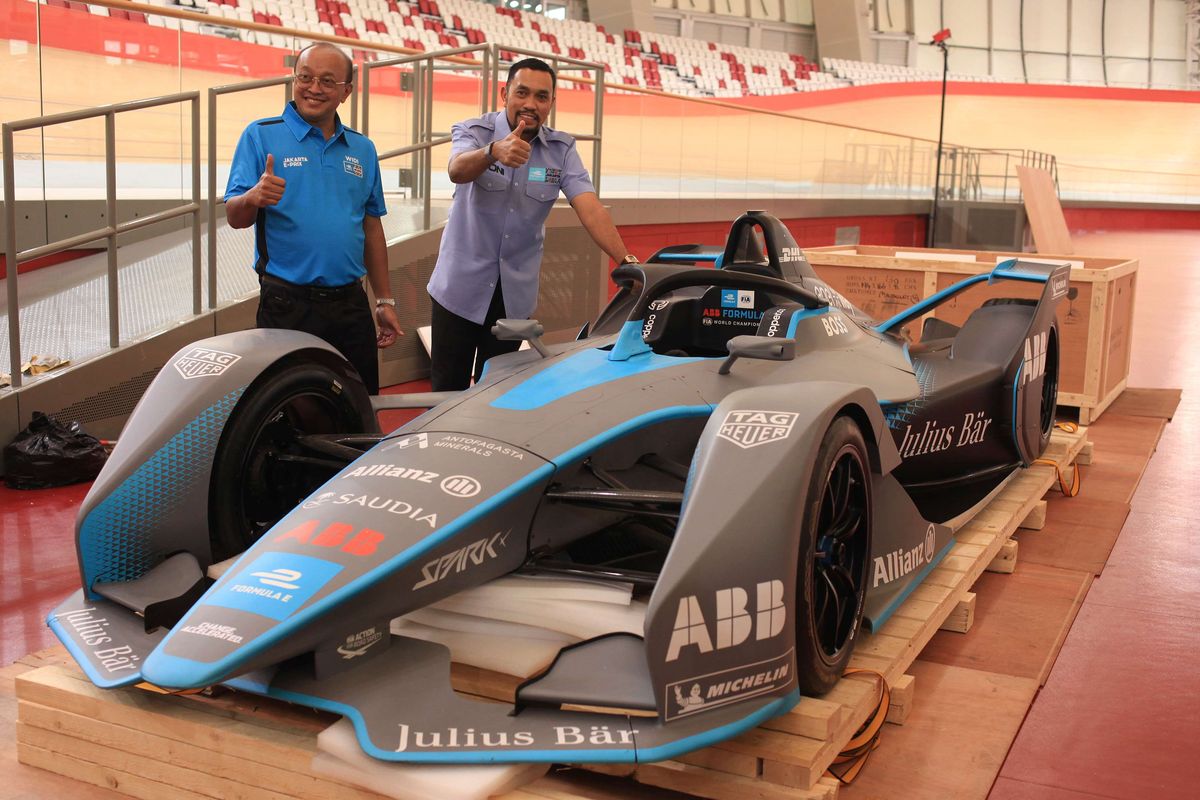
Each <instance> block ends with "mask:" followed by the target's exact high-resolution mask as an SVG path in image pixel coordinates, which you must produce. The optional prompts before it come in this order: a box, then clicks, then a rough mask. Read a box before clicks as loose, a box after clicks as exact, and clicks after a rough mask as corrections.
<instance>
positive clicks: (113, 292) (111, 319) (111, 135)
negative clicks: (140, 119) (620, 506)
mask: <svg viewBox="0 0 1200 800" xmlns="http://www.w3.org/2000/svg"><path fill="white" fill-rule="evenodd" d="M104 207H105V213H106V214H107V216H108V227H109V228H110V230H111V233H109V234H108V237H107V238H108V346H109V347H118V346H120V344H121V319H120V313H121V310H120V302H119V296H118V287H117V114H116V112H115V111H113V110H111V109H110V110H109V111H108V112H107V113H105V115H104ZM18 366H19V365H18Z"/></svg>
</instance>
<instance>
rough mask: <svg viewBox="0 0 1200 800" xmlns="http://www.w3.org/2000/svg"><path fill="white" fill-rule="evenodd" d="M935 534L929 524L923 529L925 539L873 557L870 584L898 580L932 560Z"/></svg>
mask: <svg viewBox="0 0 1200 800" xmlns="http://www.w3.org/2000/svg"><path fill="white" fill-rule="evenodd" d="M936 545H937V534H936V531H935V529H934V527H933V525H930V526H929V527H927V528H926V529H925V541H924V542H922V543H921V544H919V545H917V546H916V547H913V548H911V549H909V550H905V549H904V548H903V547H901V548H899V549H897V550H893V551H892V552H890V553H884V554H883V555H882V556H876V557H875V571H874V577H873V578H872V582H871V586H873V587H874V586H878V585H879V584H881V583H891V582H892V581H898V580H900V579H901V578H903V577H904V576H905V575H908V574H909V573H911V572H912V571H914V570H916V569H919V568H920V567H921V566H922V565H924V564H928V563H930V562H931V561H933V551H934V547H935V546H936Z"/></svg>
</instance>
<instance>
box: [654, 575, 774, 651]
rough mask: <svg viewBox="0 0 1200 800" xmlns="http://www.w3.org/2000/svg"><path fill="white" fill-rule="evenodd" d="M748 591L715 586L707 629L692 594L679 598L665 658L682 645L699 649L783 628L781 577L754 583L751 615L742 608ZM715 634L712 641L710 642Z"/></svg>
mask: <svg viewBox="0 0 1200 800" xmlns="http://www.w3.org/2000/svg"><path fill="white" fill-rule="evenodd" d="M749 599H750V598H749V595H748V593H747V592H746V590H745V589H743V588H742V587H740V586H735V587H733V588H732V589H718V590H717V591H716V592H715V596H714V605H715V607H716V611H717V614H716V618H715V626H714V627H712V628H711V629H710V627H709V623H708V621H707V620H705V618H704V612H703V611H702V610H701V609H700V601H699V599H698V598H697V597H696V595H694V594H693V595H688V596H686V597H681V598H679V608H678V609H677V610H676V612H675V628H674V630H672V631H671V641H670V643H669V644H668V645H667V661H674V660H675V659H677V658H679V654H680V651H682V650H683V648H685V647H688V646H691V645H695V647H696V650H697V651H698V652H700V653H711V652H712V651H713V650H714V649H716V650H725V649H727V648H730V647H736V646H738V645H739V644H741V643H743V642H745V641H746V640H747V639H749V638H750V634H751V633H754V638H755V640H756V641H762V640H763V639H770V638H772V637H775V636H778V635H779V634H780V633H781V632H782V631H783V623H784V622H786V621H787V606H786V605H784V602H783V581H777V580H776V581H763V582H762V583H759V584H756V585H755V606H754V615H753V616H751V614H750V612H749V611H747V610H746V604H747V603H748V602H749ZM713 634H715V638H716V645H715V647H714V645H713V638H714V636H713Z"/></svg>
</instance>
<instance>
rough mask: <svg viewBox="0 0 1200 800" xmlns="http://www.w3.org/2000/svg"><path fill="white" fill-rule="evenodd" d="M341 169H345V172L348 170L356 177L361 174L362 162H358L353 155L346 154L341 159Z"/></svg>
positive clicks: (359, 176)
mask: <svg viewBox="0 0 1200 800" xmlns="http://www.w3.org/2000/svg"><path fill="white" fill-rule="evenodd" d="M342 169H344V170H346V172H349V173H350V174H351V175H353V176H354V177H356V178H361V177H362V176H363V168H362V164H360V163H359V162H358V159H357V158H355V157H354V156H346V158H345V160H344V161H342Z"/></svg>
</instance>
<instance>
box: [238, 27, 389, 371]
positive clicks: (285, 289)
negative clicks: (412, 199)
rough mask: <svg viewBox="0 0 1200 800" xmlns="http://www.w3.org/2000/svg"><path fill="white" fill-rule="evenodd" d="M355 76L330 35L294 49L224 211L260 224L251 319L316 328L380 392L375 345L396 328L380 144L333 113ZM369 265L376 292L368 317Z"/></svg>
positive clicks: (242, 147) (241, 154)
mask: <svg viewBox="0 0 1200 800" xmlns="http://www.w3.org/2000/svg"><path fill="white" fill-rule="evenodd" d="M353 77H354V65H353V62H351V60H350V58H349V57H348V56H347V55H346V54H345V53H343V52H342V51H341V50H340V49H338V48H337V47H335V46H333V45H330V44H314V45H310V46H308V47H306V48H304V49H303V50H301V51H300V54H299V56H298V57H297V59H296V77H295V80H294V81H293V83H292V102H290V103H288V104H287V106H286V107H284V109H283V114H282V115H280V116H278V117H268V118H267V119H260V120H258V121H256V122H252V123H250V125H249V127H247V128H246V130H245V131H244V132H243V133H242V138H241V139H240V140H239V141H238V145H237V150H236V152H235V153H234V155H233V164H232V165H231V166H230V170H229V184H228V187H227V188H226V190H225V216H226V218H227V219H228V220H229V224H230V225H232V226H233V227H235V228H248V227H249V226H250V225H255V226H256V231H255V234H256V235H255V247H254V255H255V261H254V268H255V270H257V272H258V274H259V283H260V295H259V302H258V317H257V323H258V327H260V328H289V329H292V330H299V331H305V332H307V333H311V334H313V335H315V336H319V337H321V338H322V339H324V340H325V341H327V342H329V343H330V344H332V345H333V346H334V347H336V348H337V349H338V350H339V351H341V353H342V355H344V356H346V358H347V359H348V360H349V361H350V363H351V364H353V365H354V367H355V369H357V370H358V373H359V375H360V376H361V377H362V379H363V383H364V384H366V387H367V390H368V391H369V392H370V393H371V394H377V393H378V392H379V365H378V360H377V357H376V354H375V350H376V348H377V347H380V348H382V347H388V346H390V345H391V344H393V343H394V342H395V341H396V337H397V336H399V335H401V331H400V323H399V320H398V319H397V318H396V308H395V306H396V301H395V300H394V299H393V298H392V290H391V283H390V280H389V278H388V265H387V242H386V241H385V239H384V236H383V223H382V221H381V220H380V217H382V216H383V215H384V214H386V213H387V208H386V207H385V206H384V203H383V184H382V181H381V180H380V176H379V159H378V157H377V156H376V153H375V145H373V144H372V143H371V140H370V139H368V138H367V137H365V136H363V135H362V134H360V133H358V132H357V131H353V130H351V129H349V128H347V127H345V126H343V125H342V122H341V120H340V119H339V118H338V115H337V107H338V106H339V105H341V104H342V103H344V102H345V101H346V98H348V97H349V96H350V92H351V91H352V89H353V84H352V82H351V81H352V78H353ZM364 274H366V276H367V279H368V280H370V282H371V289H372V290H373V291H374V292H375V298H376V299H375V304H376V305H375V314H374V318H372V314H371V308H370V304H369V302H368V300H367V295H366V292H365V291H364V290H363V285H362V277H363V275H364ZM376 321H378V322H379V332H378V334H377V333H376V330H375V322H376Z"/></svg>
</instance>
